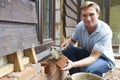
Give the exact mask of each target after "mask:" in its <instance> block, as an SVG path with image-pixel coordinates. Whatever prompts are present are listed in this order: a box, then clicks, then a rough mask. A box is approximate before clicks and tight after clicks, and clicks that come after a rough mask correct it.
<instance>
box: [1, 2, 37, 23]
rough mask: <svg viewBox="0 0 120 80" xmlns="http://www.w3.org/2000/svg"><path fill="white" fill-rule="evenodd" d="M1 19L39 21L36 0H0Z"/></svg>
mask: <svg viewBox="0 0 120 80" xmlns="http://www.w3.org/2000/svg"><path fill="white" fill-rule="evenodd" d="M0 20H1V21H12V22H27V23H37V16H36V5H35V2H33V1H31V0H0Z"/></svg>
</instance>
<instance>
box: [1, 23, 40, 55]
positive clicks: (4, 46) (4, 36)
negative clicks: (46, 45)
mask: <svg viewBox="0 0 120 80" xmlns="http://www.w3.org/2000/svg"><path fill="white" fill-rule="evenodd" d="M35 27H36V25H34V24H21V23H8V22H0V56H4V55H8V54H11V53H14V52H17V51H19V50H24V49H28V48H31V47H36V46H38V44H39V43H38V40H37V36H36V29H35Z"/></svg>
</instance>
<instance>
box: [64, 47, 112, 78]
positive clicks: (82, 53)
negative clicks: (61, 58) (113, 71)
mask: <svg viewBox="0 0 120 80" xmlns="http://www.w3.org/2000/svg"><path fill="white" fill-rule="evenodd" d="M63 54H64V55H65V56H66V57H67V58H68V59H70V60H71V61H73V62H74V61H78V60H81V59H83V58H86V57H88V56H90V53H89V52H87V51H86V50H85V49H82V48H77V47H74V46H72V45H70V46H68V48H67V49H66V50H65V51H63ZM108 64H109V63H108V61H107V60H106V59H105V58H103V57H99V58H98V59H97V61H96V62H94V63H93V64H91V65H89V66H87V67H82V68H81V67H78V68H72V69H70V70H69V72H70V75H71V74H73V73H77V72H88V73H92V74H96V75H98V76H101V77H102V75H103V73H105V72H107V71H109V70H110V68H109V65H108Z"/></svg>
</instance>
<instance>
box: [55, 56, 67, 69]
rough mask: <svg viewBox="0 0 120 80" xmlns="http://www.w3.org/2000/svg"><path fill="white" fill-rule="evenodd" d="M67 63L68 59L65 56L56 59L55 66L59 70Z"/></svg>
mask: <svg viewBox="0 0 120 80" xmlns="http://www.w3.org/2000/svg"><path fill="white" fill-rule="evenodd" d="M67 61H68V59H67V58H66V57H65V56H61V57H60V59H58V60H57V61H56V65H57V66H58V67H59V68H63V67H65V66H66V65H67Z"/></svg>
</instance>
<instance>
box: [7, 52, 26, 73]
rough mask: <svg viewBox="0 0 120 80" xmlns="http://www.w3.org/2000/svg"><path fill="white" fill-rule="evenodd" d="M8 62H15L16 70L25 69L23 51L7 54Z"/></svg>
mask: <svg viewBox="0 0 120 80" xmlns="http://www.w3.org/2000/svg"><path fill="white" fill-rule="evenodd" d="M7 60H8V63H13V64H14V71H22V70H23V69H24V65H23V61H22V57H21V52H16V53H14V54H10V55H7Z"/></svg>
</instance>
